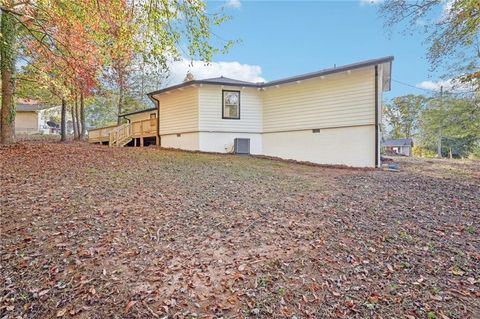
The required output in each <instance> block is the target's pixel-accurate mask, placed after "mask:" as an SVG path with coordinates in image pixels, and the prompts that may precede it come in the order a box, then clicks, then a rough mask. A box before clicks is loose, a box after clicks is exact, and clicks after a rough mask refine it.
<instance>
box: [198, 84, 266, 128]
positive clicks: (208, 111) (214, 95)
mask: <svg viewBox="0 0 480 319" xmlns="http://www.w3.org/2000/svg"><path fill="white" fill-rule="evenodd" d="M224 89H225V90H236V91H240V119H239V120H233V119H222V87H221V86H217V85H204V86H202V87H201V88H199V103H200V117H199V120H200V125H199V126H200V131H220V132H257V133H258V132H261V131H262V115H263V114H262V96H261V93H262V92H259V91H258V90H257V89H255V88H244V89H242V88H238V87H225V88H224Z"/></svg>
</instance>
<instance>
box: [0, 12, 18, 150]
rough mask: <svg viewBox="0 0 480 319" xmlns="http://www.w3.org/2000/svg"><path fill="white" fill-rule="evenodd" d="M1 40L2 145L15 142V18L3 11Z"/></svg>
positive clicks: (0, 121)
mask: <svg viewBox="0 0 480 319" xmlns="http://www.w3.org/2000/svg"><path fill="white" fill-rule="evenodd" d="M0 28H1V30H0V34H1V35H2V39H1V46H0V48H1V54H0V56H1V57H0V59H1V62H0V63H1V66H0V68H1V77H2V110H1V113H0V143H2V144H11V143H14V142H15V102H14V100H13V97H14V91H15V77H14V73H15V37H16V28H15V18H14V17H13V16H12V14H11V13H8V12H5V11H2V21H1V27H0Z"/></svg>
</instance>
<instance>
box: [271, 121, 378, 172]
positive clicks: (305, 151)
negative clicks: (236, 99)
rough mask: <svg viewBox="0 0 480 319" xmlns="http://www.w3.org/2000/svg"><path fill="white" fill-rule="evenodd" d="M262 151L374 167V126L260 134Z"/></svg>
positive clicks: (319, 160) (307, 159)
mask: <svg viewBox="0 0 480 319" xmlns="http://www.w3.org/2000/svg"><path fill="white" fill-rule="evenodd" d="M262 151H263V154H265V155H268V156H275V157H280V158H284V159H293V160H297V161H306V162H312V163H318V164H343V165H348V166H354V167H374V166H375V126H374V125H368V126H358V127H343V128H334V129H321V130H320V133H313V132H312V130H308V131H295V132H282V133H265V134H263V147H262Z"/></svg>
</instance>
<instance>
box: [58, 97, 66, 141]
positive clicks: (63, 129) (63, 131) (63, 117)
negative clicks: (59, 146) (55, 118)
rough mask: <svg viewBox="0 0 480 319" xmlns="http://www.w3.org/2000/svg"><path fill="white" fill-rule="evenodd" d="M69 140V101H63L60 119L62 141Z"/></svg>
mask: <svg viewBox="0 0 480 319" xmlns="http://www.w3.org/2000/svg"><path fill="white" fill-rule="evenodd" d="M66 140H67V101H65V99H62V114H61V119H60V141H61V142H65V141H66Z"/></svg>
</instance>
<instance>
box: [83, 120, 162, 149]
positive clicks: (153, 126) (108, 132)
mask: <svg viewBox="0 0 480 319" xmlns="http://www.w3.org/2000/svg"><path fill="white" fill-rule="evenodd" d="M157 124H158V122H157V119H156V118H153V119H146V120H141V121H135V122H131V123H126V124H122V125H118V126H117V125H113V126H107V127H101V128H97V129H92V130H89V131H88V141H89V142H90V143H102V142H108V144H109V145H110V146H124V145H125V144H127V143H128V142H130V141H131V140H132V139H136V138H139V139H140V145H143V138H145V137H156V138H157V139H158V136H157ZM135 145H136V143H135Z"/></svg>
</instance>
